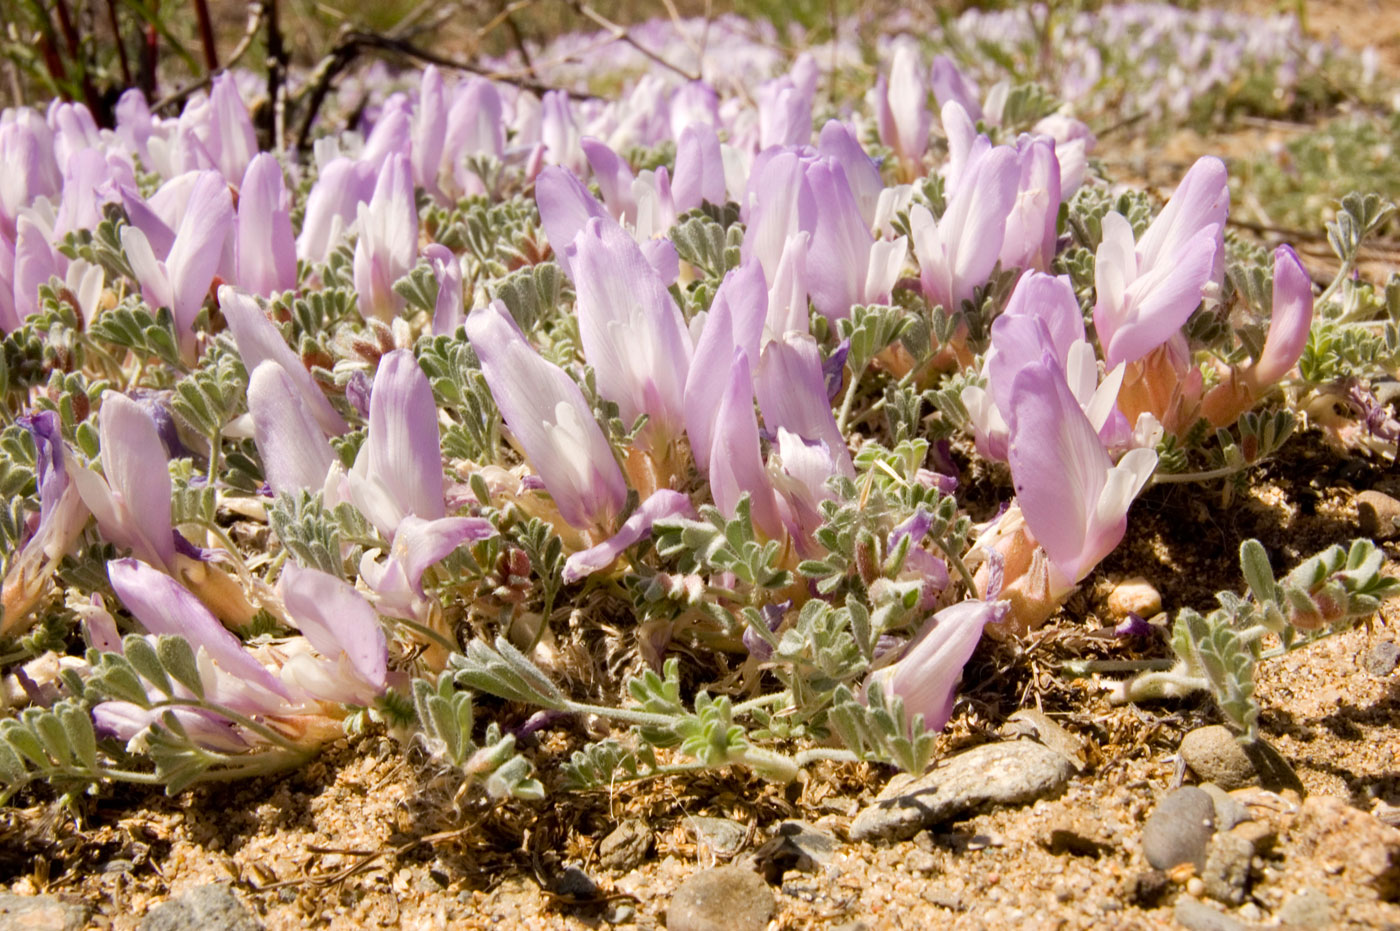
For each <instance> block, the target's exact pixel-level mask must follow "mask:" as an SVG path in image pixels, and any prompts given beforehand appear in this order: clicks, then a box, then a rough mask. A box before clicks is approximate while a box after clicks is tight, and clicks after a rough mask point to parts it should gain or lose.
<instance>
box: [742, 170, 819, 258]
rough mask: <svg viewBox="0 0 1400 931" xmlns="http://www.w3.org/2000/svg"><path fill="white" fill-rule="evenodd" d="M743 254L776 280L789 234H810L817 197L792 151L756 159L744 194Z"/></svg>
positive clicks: (814, 218)
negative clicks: (761, 266)
mask: <svg viewBox="0 0 1400 931" xmlns="http://www.w3.org/2000/svg"><path fill="white" fill-rule="evenodd" d="M744 206H745V217H746V221H747V222H748V228H747V229H746V230H745V231H744V244H743V248H742V256H743V260H744V261H745V262H748V261H750V260H753V259H757V260H758V261H759V262H760V263H761V264H762V265H763V275H764V278H765V279H766V280H770V281H771V280H776V277H777V273H778V264H779V262H780V260H781V259H782V256H783V252H784V250H785V248H786V247H787V243H788V240H789V238H791V237H792V236H793V235H795V234H797V233H799V232H806V233H808V234H811V233H812V232H813V230H814V229H815V228H816V223H817V201H816V198H815V197H814V196H813V194H812V188H811V185H810V184H808V183H807V180H806V177H805V175H804V172H803V165H802V162H801V161H800V160H799V158H798V156H797V153H795V152H786V151H785V152H775V153H773V154H772V155H771V156H768V157H767V158H765V157H764V156H763V155H760V156H759V158H758V159H756V160H755V164H754V167H753V172H752V173H751V174H750V175H749V188H748V191H747V193H746V194H745V204H744Z"/></svg>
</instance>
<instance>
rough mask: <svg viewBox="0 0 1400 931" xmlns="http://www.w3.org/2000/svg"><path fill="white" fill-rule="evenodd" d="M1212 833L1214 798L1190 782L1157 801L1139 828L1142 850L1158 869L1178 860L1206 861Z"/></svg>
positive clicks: (1201, 865) (1200, 865)
mask: <svg viewBox="0 0 1400 931" xmlns="http://www.w3.org/2000/svg"><path fill="white" fill-rule="evenodd" d="M1213 833H1215V802H1214V801H1212V800H1211V797H1210V795H1209V793H1207V792H1204V791H1202V790H1200V789H1197V788H1194V787H1192V786H1187V787H1186V788H1184V789H1177V790H1176V791H1175V792H1172V793H1171V794H1170V795H1168V796H1167V797H1166V798H1164V799H1162V801H1161V802H1159V803H1158V804H1157V808H1156V810H1155V811H1153V812H1152V815H1151V816H1150V817H1149V818H1148V819H1147V824H1146V825H1144V826H1143V829H1142V852H1143V854H1144V855H1145V856H1146V857H1147V862H1148V863H1150V864H1152V866H1153V867H1155V868H1156V869H1159V870H1169V869H1171V868H1172V867H1174V866H1176V865H1177V864H1180V863H1194V864H1195V865H1196V868H1197V869H1200V868H1201V867H1203V866H1205V864H1206V850H1207V848H1208V847H1209V845H1210V836H1211V835H1212V834H1213Z"/></svg>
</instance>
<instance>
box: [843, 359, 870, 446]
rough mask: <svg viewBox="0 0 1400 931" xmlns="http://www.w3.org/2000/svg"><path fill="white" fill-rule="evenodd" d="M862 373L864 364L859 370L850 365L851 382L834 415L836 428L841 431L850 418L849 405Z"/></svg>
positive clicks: (852, 402)
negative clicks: (837, 412) (838, 411)
mask: <svg viewBox="0 0 1400 931" xmlns="http://www.w3.org/2000/svg"><path fill="white" fill-rule="evenodd" d="M867 364H869V363H867ZM864 374H865V366H864V365H862V366H861V367H860V369H859V370H857V369H856V368H855V366H851V384H850V387H848V388H847V389H846V396H845V397H844V398H842V399H841V412H840V413H839V414H837V415H836V429H838V430H840V431H841V432H842V433H845V432H846V421H847V420H850V419H851V405H852V404H854V403H855V400H856V389H857V388H859V387H860V379H861V376H862V375H864Z"/></svg>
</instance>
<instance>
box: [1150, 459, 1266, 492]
mask: <svg viewBox="0 0 1400 931" xmlns="http://www.w3.org/2000/svg"><path fill="white" fill-rule="evenodd" d="M1253 465H1258V462H1246V463H1245V464H1244V465H1241V466H1221V467H1220V468H1218V469H1210V470H1208V471H1206V472H1154V473H1153V475H1152V477H1151V478H1150V479H1148V480H1147V485H1146V486H1144V488H1143V490H1144V491H1146V490H1147V489H1148V488H1151V487H1152V486H1153V485H1184V484H1187V483H1188V482H1209V481H1211V480H1213V479H1217V478H1229V477H1230V476H1231V475H1234V474H1236V473H1237V472H1243V471H1244V470H1245V469H1248V468H1249V467H1250V466H1253Z"/></svg>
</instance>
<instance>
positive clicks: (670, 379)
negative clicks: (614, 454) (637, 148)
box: [568, 219, 694, 452]
mask: <svg viewBox="0 0 1400 931" xmlns="http://www.w3.org/2000/svg"><path fill="white" fill-rule="evenodd" d="M568 251H569V264H570V266H571V267H572V268H573V271H574V286H575V288H576V289H577V291H578V323H579V337H580V339H581V341H582V343H583V354H584V358H586V359H587V360H588V363H589V364H590V365H592V366H593V369H594V371H595V372H596V373H597V377H598V392H599V394H601V395H602V396H603V397H605V398H607V399H608V400H610V401H615V402H617V405H618V409H619V412H620V413H621V415H622V420H623V422H624V423H628V424H630V423H632V422H633V421H635V420H636V419H637V418H638V417H639V416H641V415H642V414H646V415H647V416H648V417H649V418H650V422H649V423H648V425H647V428H646V430H647V437H648V439H647V444H648V445H649V446H650V448H651V449H652V450H653V451H656V452H660V451H662V450H664V449H665V448H666V447H667V446H669V445H670V443H671V441H672V440H673V439H674V438H675V437H677V436H678V435H679V434H680V431H681V428H682V424H683V423H684V418H685V412H684V406H683V405H684V400H683V398H684V391H685V385H686V373H687V372H689V370H690V357H691V355H692V353H693V351H694V349H693V346H692V344H691V340H690V332H689V331H688V330H687V329H686V325H685V319H684V318H683V317H682V316H681V312H680V308H678V307H677V306H676V302H675V301H674V300H672V299H671V295H670V294H668V293H667V291H666V286H665V285H664V284H662V282H661V279H660V278H658V277H657V275H656V273H655V272H654V271H653V270H652V267H651V266H650V265H649V264H648V263H647V260H646V258H645V257H644V256H643V255H642V251H641V249H639V248H638V247H637V244H636V242H635V241H634V240H633V239H632V237H630V236H628V235H627V233H626V232H624V231H623V229H622V228H621V227H620V226H618V225H617V224H616V223H611V222H608V221H604V220H599V219H593V220H589V221H588V223H587V225H585V226H584V228H583V230H582V231H580V232H579V234H578V236H577V237H575V239H574V241H573V244H572V245H571V246H570V247H569V250H568Z"/></svg>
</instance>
